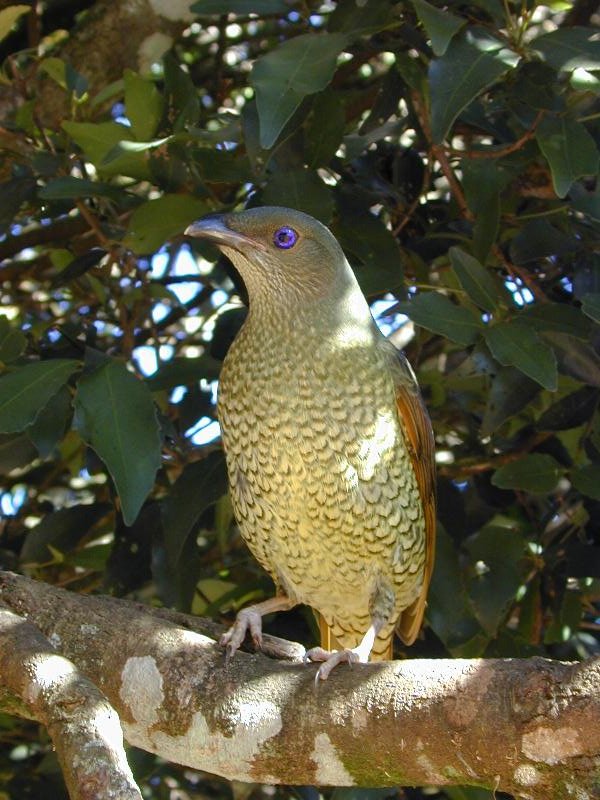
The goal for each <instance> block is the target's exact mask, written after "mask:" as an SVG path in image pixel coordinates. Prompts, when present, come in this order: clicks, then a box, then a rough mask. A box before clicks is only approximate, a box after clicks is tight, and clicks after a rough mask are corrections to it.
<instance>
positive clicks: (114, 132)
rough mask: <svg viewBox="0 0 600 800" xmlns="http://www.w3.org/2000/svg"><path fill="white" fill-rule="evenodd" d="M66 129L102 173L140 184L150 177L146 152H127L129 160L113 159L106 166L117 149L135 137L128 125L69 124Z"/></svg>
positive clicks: (65, 124) (104, 123)
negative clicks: (121, 175)
mask: <svg viewBox="0 0 600 800" xmlns="http://www.w3.org/2000/svg"><path fill="white" fill-rule="evenodd" d="M62 126H63V128H64V129H65V131H66V132H67V133H68V134H69V135H70V136H71V138H72V139H73V140H74V141H75V142H76V144H78V145H79V147H80V148H81V149H82V150H83V152H84V153H85V155H86V156H87V157H88V158H89V159H90V161H91V162H92V164H94V166H95V167H96V169H97V170H98V172H99V173H102V174H104V175H107V176H108V175H118V174H123V175H128V176H130V177H132V178H138V179H140V180H144V179H147V178H149V177H150V171H149V168H148V163H147V160H146V155H145V153H144V152H137V151H127V152H126V153H125V157H121V158H119V159H116V158H112V159H111V161H110V162H109V163H105V159H106V158H107V156H108V155H109V154H111V153H112V152H113V151H114V150H115V148H116V147H117V145H119V144H122V143H123V142H127V141H131V139H132V136H133V134H132V132H131V129H130V128H128V127H127V126H126V125H121V124H120V123H119V122H71V121H67V122H63V123H62ZM133 144H135V143H133ZM119 152H121V151H119Z"/></svg>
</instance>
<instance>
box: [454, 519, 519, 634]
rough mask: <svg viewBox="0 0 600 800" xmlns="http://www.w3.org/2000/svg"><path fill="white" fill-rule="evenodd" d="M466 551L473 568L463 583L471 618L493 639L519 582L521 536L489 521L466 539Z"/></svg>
mask: <svg viewBox="0 0 600 800" xmlns="http://www.w3.org/2000/svg"><path fill="white" fill-rule="evenodd" d="M466 549H467V551H468V553H469V555H470V556H471V561H472V563H473V565H476V570H475V574H474V575H473V576H472V577H471V579H470V580H469V582H468V584H467V591H468V592H469V596H470V598H471V601H472V603H473V608H474V610H475V616H476V618H477V620H478V621H479V624H480V625H481V627H482V628H483V629H484V630H485V631H486V633H487V634H488V635H489V636H496V633H497V631H498V628H499V626H500V623H501V622H502V621H503V620H504V618H505V616H506V614H507V613H508V610H509V609H510V607H511V605H512V603H513V602H514V600H515V597H516V594H517V590H518V589H519V586H520V585H521V583H522V576H521V574H520V573H521V572H522V565H521V568H519V563H520V562H522V561H523V558H524V556H525V543H524V541H523V537H522V535H521V534H520V533H519V531H518V530H516V529H515V527H514V526H513V527H509V526H507V525H506V524H504V525H500V524H497V523H496V522H495V521H494V520H492V521H491V522H490V523H489V524H488V525H486V526H485V527H483V528H481V530H479V531H478V532H477V533H476V534H474V535H473V536H471V537H470V538H469V539H468V541H467V543H466Z"/></svg>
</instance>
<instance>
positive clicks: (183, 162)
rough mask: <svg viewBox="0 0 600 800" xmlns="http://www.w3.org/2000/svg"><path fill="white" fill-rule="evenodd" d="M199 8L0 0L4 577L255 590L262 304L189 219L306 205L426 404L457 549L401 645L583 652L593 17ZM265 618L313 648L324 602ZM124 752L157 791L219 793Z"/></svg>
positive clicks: (225, 610) (147, 596)
mask: <svg viewBox="0 0 600 800" xmlns="http://www.w3.org/2000/svg"><path fill="white" fill-rule="evenodd" d="M188 5H189V4H188V2H180V3H176V2H173V3H170V4H165V5H164V8H163V4H162V3H160V2H159V0H154V2H149V1H148V2H147V3H146V2H145V1H144V2H139V3H137V4H130V3H126V2H120V1H119V0H115V2H110V3H108V2H102V0H97V2H89V1H88V2H62V0H48V2H46V3H42V4H33V8H32V7H30V5H10V4H8V3H2V4H0V6H1V8H0V37H1V38H2V41H1V42H0V48H1V49H2V58H3V70H2V74H1V80H0V109H1V111H0V113H1V114H2V117H3V121H2V127H1V128H0V144H1V147H2V154H1V160H0V181H1V186H0V225H1V233H2V238H1V239H0V259H1V265H0V280H1V281H2V297H1V304H2V305H1V308H0V368H1V370H2V375H1V376H0V432H1V435H0V473H1V477H0V492H1V496H0V504H1V510H2V528H1V529H0V564H1V567H2V568H3V569H11V570H14V571H17V572H24V573H26V574H29V575H32V576H34V577H36V578H39V579H41V580H44V581H46V582H49V583H54V584H57V585H61V586H66V587H69V588H71V589H73V590H77V591H81V592H96V591H97V592H100V591H101V592H110V593H114V594H117V595H120V596H130V597H131V596H133V597H137V598H142V599H143V600H144V601H146V602H150V603H154V604H164V605H168V606H173V607H177V608H179V609H181V610H192V611H193V612H195V613H198V614H203V615H208V616H215V617H216V618H219V619H225V618H229V615H230V614H231V613H232V612H233V611H234V610H235V609H237V608H238V607H239V606H240V605H242V604H246V603H248V601H250V600H258V599H262V598H264V597H267V596H269V594H270V593H271V591H272V587H271V584H270V580H269V579H268V578H267V576H266V575H264V574H263V573H262V572H261V571H260V569H259V567H258V566H257V565H256V563H255V562H254V561H253V560H252V559H251V558H250V557H249V555H248V553H247V551H246V549H245V547H244V546H243V544H242V543H241V541H240V539H239V537H238V536H237V534H236V532H235V527H234V526H233V524H232V512H231V507H230V504H229V501H228V498H227V494H226V476H225V471H224V463H223V458H222V455H221V451H220V448H219V442H218V430H217V427H216V423H215V386H216V381H217V379H218V375H219V368H220V364H221V361H222V359H223V357H224V355H225V353H226V351H227V347H228V345H229V344H230V342H231V341H232V338H233V336H234V335H235V332H236V331H237V329H238V328H239V325H240V324H241V321H242V320H243V317H244V313H245V312H244V308H243V305H242V303H241V302H240V298H241V299H242V301H243V300H244V298H245V292H244V289H243V286H242V285H241V284H240V281H239V278H238V277H237V276H236V274H235V273H234V272H233V270H232V268H231V266H230V265H229V264H228V263H227V262H226V261H224V260H223V259H222V258H218V253H217V251H216V250H214V249H212V248H211V246H210V245H208V244H205V243H203V242H202V241H194V242H188V241H186V240H185V238H184V237H183V235H182V231H183V230H184V228H185V227H186V225H187V224H188V223H190V222H191V221H192V220H194V219H195V218H197V217H198V216H200V215H202V214H203V213H205V212H210V211H214V210H221V209H231V208H242V207H245V206H247V205H261V204H277V205H287V206H292V207H295V208H299V209H301V210H303V211H306V212H308V213H310V214H312V215H314V216H316V217H317V218H318V219H320V220H321V221H323V222H324V223H326V224H327V225H329V226H330V227H331V229H332V230H333V232H334V233H335V235H336V236H337V238H338V239H339V241H340V243H341V244H342V246H343V247H344V249H345V251H346V253H347V255H348V258H349V259H350V261H351V263H352V264H353V266H354V268H355V270H356V274H357V276H358V279H359V281H360V283H361V286H362V287H363V290H364V291H365V293H366V295H367V296H368V298H369V299H370V300H371V301H372V304H373V310H374V313H375V315H376V316H377V317H378V321H379V322H380V324H381V325H382V327H383V329H384V331H385V332H386V333H389V334H390V335H391V337H392V339H393V340H394V341H395V342H396V343H397V344H398V345H399V346H404V347H405V348H406V351H407V355H408V356H409V358H410V360H411V362H412V364H413V365H414V367H415V370H416V372H417V374H418V378H419V381H420V384H421V386H422V389H423V393H424V396H425V399H426V402H427V405H428V408H429V411H430V414H431V417H432V421H433V426H434V429H435V434H436V440H437V446H438V465H439V483H438V490H439V531H438V557H437V565H436V571H435V574H434V579H433V584H432V589H431V592H430V599H429V608H428V613H427V623H428V624H427V626H426V628H425V629H424V632H423V635H422V637H421V639H420V640H419V641H418V642H417V643H416V644H415V645H414V646H413V647H412V648H411V649H410V652H409V653H404V652H403V653H402V655H409V656H425V657H432V658H435V657H440V656H443V655H446V656H447V655H448V654H450V655H453V656H465V657H473V656H527V655H531V654H542V655H543V654H545V655H548V656H550V657H555V658H562V659H579V658H585V657H587V656H590V655H592V654H597V653H598V652H599V650H600V648H599V641H598V629H599V627H600V619H599V618H600V614H599V613H598V601H599V599H600V412H599V411H598V401H599V399H600V328H599V327H598V323H600V257H599V255H598V252H597V249H598V243H599V234H600V186H599V185H598V183H597V174H598V167H599V150H598V144H599V140H600V40H599V39H598V34H597V29H596V28H595V27H594V25H595V22H597V19H596V20H594V18H593V16H592V14H593V12H594V9H595V5H596V4H595V3H589V2H576V3H574V4H571V3H565V2H560V1H559V2H554V3H550V4H549V5H539V4H537V3H536V2H533V0H522V1H521V0H518V2H512V0H472V1H471V2H469V3H465V2H460V0H449V2H444V3H442V2H439V0H434V1H433V2H426V0H399V1H398V2H396V1H395V0H362V1H361V2H359V0H356V2H353V1H352V0H344V1H343V2H342V1H340V2H333V1H330V2H324V3H323V2H313V1H312V0H307V1H306V2H294V0H254V1H253V0H243V1H240V2H221V0H196V2H193V3H192V4H191V5H189V8H188ZM37 6H39V8H37V11H36V10H35V9H36V7H37ZM132 6H135V8H133V7H132ZM267 630H271V632H276V633H279V634H280V635H284V636H286V637H287V638H298V639H301V640H303V641H305V642H306V643H309V642H311V641H313V640H314V636H315V628H314V622H313V619H312V616H311V614H310V612H308V611H307V610H299V611H297V612H295V613H286V614H285V615H280V616H278V617H277V618H275V619H273V620H272V621H271V622H270V624H269V625H267ZM399 654H400V651H399ZM0 738H1V740H2V750H1V751H0V776H1V777H0V797H7V798H21V797H25V796H27V797H40V798H42V797H52V798H58V797H61V796H63V793H64V789H63V788H61V786H62V785H61V779H60V776H59V774H58V772H57V766H56V762H55V760H54V757H53V755H52V753H51V752H50V748H49V746H48V742H47V740H46V739H45V738H44V735H43V734H42V735H41V738H40V733H39V730H38V729H37V727H36V726H33V725H32V724H31V723H25V722H21V721H16V720H15V719H14V718H10V717H8V716H0ZM131 756H132V761H133V766H134V771H135V773H136V776H137V777H138V779H139V781H140V782H141V784H142V785H143V786H144V787H145V790H146V791H147V795H146V796H148V797H157V798H158V797H165V798H166V797H170V796H171V795H170V794H169V792H170V791H171V789H172V788H173V787H174V786H177V785H178V786H180V787H181V794H179V795H177V796H178V797H200V796H202V797H206V796H213V797H222V796H230V794H231V791H232V789H231V788H230V787H229V786H228V785H227V784H226V782H222V781H218V780H216V779H213V778H211V777H210V776H206V775H201V774H198V773H191V772H190V771H184V770H182V769H179V768H177V767H175V766H173V765H167V764H164V763H161V762H157V760H156V759H155V758H154V757H152V756H149V755H147V754H143V753H141V752H137V751H134V752H132V753H131ZM233 791H234V794H235V796H236V797H237V796H240V797H242V796H243V797H246V795H247V793H248V792H254V793H256V796H257V797H258V796H259V795H260V794H261V793H262V792H264V791H265V790H263V789H262V788H260V787H254V788H253V787H249V788H248V789H247V790H246V789H244V790H243V791H242V790H240V789H239V788H237V789H234V790H233ZM302 791H304V790H302ZM313 791H314V790H306V791H305V792H304V794H303V797H304V798H307V800H311V799H312V797H313V794H312V792H313ZM349 791H350V790H344V791H342V790H336V792H335V797H336V798H337V800H341V797H342V795H343V794H344V793H347V792H349ZM353 791H355V790H353ZM276 792H277V794H278V795H279V796H281V797H284V796H285V797H287V796H289V794H290V792H289V791H288V790H284V789H283V788H279V789H277V790H276ZM301 793H302V792H301ZM390 794H392V792H390V790H389V789H387V790H376V791H375V790H374V791H372V792H368V791H366V794H365V796H366V797H367V798H368V800H373V798H375V797H376V798H380V797H386V796H389V795H390ZM429 795H431V792H429ZM314 796H315V797H316V795H314ZM403 796H406V797H410V798H420V797H421V796H422V793H421V791H420V790H407V792H406V794H405V795H403ZM439 796H448V797H450V798H452V800H459V799H460V800H462V799H463V798H473V799H475V798H477V800H479V798H483V797H488V796H490V795H489V793H488V792H484V791H483V790H477V789H469V790H464V791H463V790H458V789H455V790H451V789H447V790H445V792H443V793H440V795H439Z"/></svg>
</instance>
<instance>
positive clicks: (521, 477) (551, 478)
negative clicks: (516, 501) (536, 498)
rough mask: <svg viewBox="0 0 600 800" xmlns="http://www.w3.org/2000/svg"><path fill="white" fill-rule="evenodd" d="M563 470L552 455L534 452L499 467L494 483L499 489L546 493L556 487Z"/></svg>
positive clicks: (493, 479) (495, 473)
mask: <svg viewBox="0 0 600 800" xmlns="http://www.w3.org/2000/svg"><path fill="white" fill-rule="evenodd" d="M562 471H563V470H562V467H561V466H560V464H559V463H558V461H556V460H555V459H554V458H552V456H549V455H546V454H545V453H532V454H530V455H527V456H525V457H524V458H520V459H519V460H518V461H511V462H510V463H509V464H505V465H504V466H503V467H500V469H497V470H496V471H495V472H494V474H493V475H492V483H493V484H494V486H497V487H498V488H499V489H519V490H522V491H524V492H532V493H533V494H546V493H547V492H551V491H552V490H553V489H554V488H555V487H556V484H557V482H558V479H559V477H560V476H561V474H562Z"/></svg>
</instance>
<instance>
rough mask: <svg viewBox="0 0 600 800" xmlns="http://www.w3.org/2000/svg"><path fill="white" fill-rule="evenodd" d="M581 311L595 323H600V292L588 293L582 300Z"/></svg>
mask: <svg viewBox="0 0 600 800" xmlns="http://www.w3.org/2000/svg"><path fill="white" fill-rule="evenodd" d="M581 310H582V311H583V313H584V314H586V315H587V316H588V317H590V319H593V320H594V322H600V292H588V293H587V294H584V295H583V297H582V298H581Z"/></svg>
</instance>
